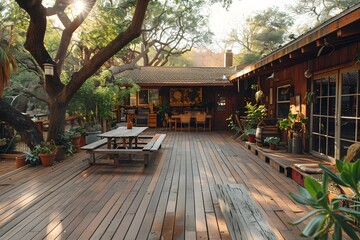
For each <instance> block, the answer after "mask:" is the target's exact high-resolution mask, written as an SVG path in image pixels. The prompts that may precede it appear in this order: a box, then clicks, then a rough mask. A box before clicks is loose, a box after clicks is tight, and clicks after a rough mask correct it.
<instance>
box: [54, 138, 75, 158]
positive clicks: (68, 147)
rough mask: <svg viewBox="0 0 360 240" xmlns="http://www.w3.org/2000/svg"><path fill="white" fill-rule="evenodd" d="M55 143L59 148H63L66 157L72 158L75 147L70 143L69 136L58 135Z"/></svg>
mask: <svg viewBox="0 0 360 240" xmlns="http://www.w3.org/2000/svg"><path fill="white" fill-rule="evenodd" d="M56 143H57V145H59V146H63V148H64V149H65V151H66V154H67V155H70V156H72V155H73V154H74V152H75V147H74V145H73V143H72V139H71V134H69V133H65V134H60V135H59V137H58V138H57V139H56Z"/></svg>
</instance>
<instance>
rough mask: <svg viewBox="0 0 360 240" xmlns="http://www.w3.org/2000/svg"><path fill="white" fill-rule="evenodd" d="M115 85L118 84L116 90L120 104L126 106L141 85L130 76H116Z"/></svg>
mask: <svg viewBox="0 0 360 240" xmlns="http://www.w3.org/2000/svg"><path fill="white" fill-rule="evenodd" d="M114 85H115V86H117V88H116V90H115V92H116V98H117V102H118V104H119V105H120V106H124V105H125V104H126V102H127V100H128V99H129V98H130V95H131V94H136V92H138V91H139V90H140V86H139V85H137V84H136V83H135V82H134V81H133V80H132V79H130V78H128V77H119V78H115V80H114Z"/></svg>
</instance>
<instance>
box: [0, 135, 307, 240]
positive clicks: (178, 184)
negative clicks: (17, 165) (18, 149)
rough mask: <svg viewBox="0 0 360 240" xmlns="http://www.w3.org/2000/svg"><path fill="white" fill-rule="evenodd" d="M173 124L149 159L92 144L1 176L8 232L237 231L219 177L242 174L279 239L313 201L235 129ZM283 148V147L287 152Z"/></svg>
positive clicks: (71, 235) (139, 234)
mask: <svg viewBox="0 0 360 240" xmlns="http://www.w3.org/2000/svg"><path fill="white" fill-rule="evenodd" d="M157 133H166V138H165V139H164V141H163V143H162V148H161V149H159V151H158V152H157V153H156V154H155V155H154V157H153V158H152V159H151V160H150V161H149V165H148V167H147V168H144V167H143V166H142V165H139V164H129V165H119V166H106V165H95V166H90V165H89V164H88V162H87V158H88V155H87V154H85V151H82V152H80V153H77V154H75V155H74V156H72V157H70V158H68V159H67V160H65V161H63V162H61V163H58V164H56V165H54V166H53V167H49V168H43V167H25V168H22V169H17V170H15V171H14V172H11V173H8V174H4V175H2V176H0V239H66V238H67V239H94V240H95V239H96V240H97V239H230V236H229V231H228V229H227V227H226V223H225V220H224V216H223V215H222V213H221V210H220V207H219V201H218V198H217V195H216V191H215V186H216V184H224V183H235V184H237V183H241V184H243V185H244V186H246V188H247V190H248V192H249V194H250V196H251V198H252V199H253V200H254V201H256V203H257V204H258V205H259V206H260V209H261V211H262V212H263V213H264V214H263V215H264V217H265V219H266V220H268V222H269V223H270V225H271V227H272V228H273V229H274V231H275V233H276V235H277V237H278V238H279V239H299V236H298V235H299V232H300V229H301V228H302V227H293V226H290V225H289V224H288V222H289V221H293V220H297V219H298V218H300V217H301V216H303V215H304V214H306V213H307V212H308V209H307V208H305V207H303V206H299V205H298V204H297V203H295V202H294V201H293V200H292V199H291V198H290V196H289V195H288V192H296V191H297V188H296V187H297V184H296V183H295V182H294V181H293V180H291V179H290V178H288V177H286V176H285V174H282V173H279V172H278V171H276V170H275V169H273V168H272V167H271V166H270V164H268V163H266V162H265V161H263V160H261V159H259V158H258V157H257V156H255V155H254V154H253V153H252V152H251V151H249V150H248V149H247V148H246V147H245V146H243V145H242V144H241V143H239V142H238V141H235V140H234V139H232V138H231V136H230V134H229V133H227V132H215V131H214V132H174V131H165V130H164V129H162V130H161V129H148V130H147V131H146V133H145V134H147V135H155V134H157ZM281 154H282V153H281Z"/></svg>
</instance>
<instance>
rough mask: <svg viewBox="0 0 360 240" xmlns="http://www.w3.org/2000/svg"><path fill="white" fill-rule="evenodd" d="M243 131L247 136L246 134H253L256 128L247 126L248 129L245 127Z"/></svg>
mask: <svg viewBox="0 0 360 240" xmlns="http://www.w3.org/2000/svg"><path fill="white" fill-rule="evenodd" d="M244 133H245V134H246V135H247V136H248V135H255V133H256V129H255V128H249V129H245V130H244Z"/></svg>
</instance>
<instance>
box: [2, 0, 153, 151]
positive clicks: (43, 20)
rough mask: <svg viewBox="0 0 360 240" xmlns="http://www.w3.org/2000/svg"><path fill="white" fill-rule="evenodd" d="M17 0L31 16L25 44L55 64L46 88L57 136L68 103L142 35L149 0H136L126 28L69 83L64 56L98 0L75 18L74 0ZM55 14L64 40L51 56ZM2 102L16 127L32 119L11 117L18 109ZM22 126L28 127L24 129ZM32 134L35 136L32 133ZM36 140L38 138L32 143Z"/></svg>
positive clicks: (51, 136) (51, 134) (42, 60)
mask: <svg viewBox="0 0 360 240" xmlns="http://www.w3.org/2000/svg"><path fill="white" fill-rule="evenodd" d="M16 2H17V3H18V4H19V6H20V7H21V8H22V9H24V10H25V11H26V12H27V13H28V15H29V16H30V23H29V27H28V30H27V35H26V41H25V48H26V49H27V50H28V51H29V52H30V53H31V55H32V56H33V58H34V59H35V61H36V62H37V64H38V65H39V66H43V65H44V63H50V64H53V65H54V70H55V71H54V75H53V76H47V77H46V79H45V89H46V92H47V94H48V96H49V110H50V112H49V122H50V125H49V132H48V138H49V139H54V138H56V136H57V135H58V134H59V133H61V132H63V131H64V127H65V113H66V106H67V104H68V102H69V101H70V99H71V97H72V96H73V95H74V94H75V93H76V91H77V90H78V89H79V88H80V87H81V85H82V84H83V83H84V82H85V81H86V79H88V78H89V77H90V76H91V75H93V74H94V73H95V72H96V71H97V70H98V69H99V68H100V67H101V66H102V65H103V64H104V63H105V62H106V61H107V60H108V59H109V58H111V57H112V56H113V55H114V54H115V53H117V52H118V51H120V50H121V49H122V48H123V47H124V46H126V45H127V44H128V43H129V42H130V41H132V40H133V39H135V38H136V37H138V36H139V35H140V33H141V26H142V22H143V20H144V17H145V12H146V9H147V6H148V2H149V0H142V1H137V2H136V7H135V11H134V13H133V16H132V19H131V20H130V21H129V23H128V25H127V27H126V29H125V30H124V31H121V32H120V33H118V35H116V36H115V38H114V39H113V40H112V41H111V42H109V43H108V44H107V45H106V46H105V47H104V48H102V49H101V50H99V51H98V52H97V53H96V54H94V56H93V57H92V58H91V59H90V60H89V62H87V63H85V64H84V65H83V67H82V68H81V69H79V70H78V71H77V72H75V73H74V74H73V75H72V76H71V77H70V81H69V83H68V84H66V85H65V84H63V83H62V82H61V81H60V74H61V71H62V69H63V67H64V60H65V57H66V54H67V51H68V47H69V45H70V43H71V39H72V36H73V33H74V32H75V30H76V29H78V27H79V26H80V25H81V24H82V23H83V21H84V20H85V19H86V17H87V16H88V14H89V13H90V11H91V10H92V8H93V7H94V5H95V3H96V0H90V1H87V6H86V9H85V11H83V12H81V13H79V15H77V16H75V17H74V18H72V19H71V18H70V17H69V16H68V14H67V11H66V10H67V8H68V7H69V6H71V4H72V1H68V0H56V1H55V3H54V5H53V6H51V7H44V5H43V4H42V1H41V0H35V1H27V0H16ZM52 15H57V17H58V18H59V19H60V21H61V22H62V24H63V25H64V30H63V31H62V35H61V41H60V44H59V47H58V49H57V53H56V55H55V57H54V59H53V58H52V57H51V56H50V54H49V52H48V50H47V49H46V47H45V44H44V40H45V33H46V29H47V16H52ZM0 104H2V106H0V108H1V109H5V112H4V114H1V115H0V118H1V120H5V121H7V122H9V123H10V124H12V126H14V127H15V128H19V129H20V127H21V126H19V124H20V123H21V122H22V121H30V119H28V118H26V117H24V116H20V115H18V114H17V115H16V117H15V118H14V119H12V120H11V121H9V119H8V117H7V116H10V115H11V114H12V113H15V112H16V110H12V109H11V108H9V106H5V105H6V103H5V102H4V101H1V102H0ZM21 130H22V131H26V130H24V129H21ZM28 138H31V136H28ZM31 139H32V140H33V141H38V139H39V138H37V137H33V138H31ZM34 144H36V142H34V143H31V144H29V145H34Z"/></svg>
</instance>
